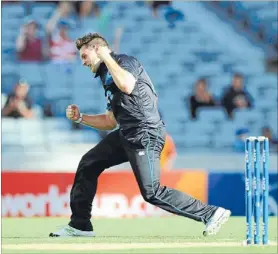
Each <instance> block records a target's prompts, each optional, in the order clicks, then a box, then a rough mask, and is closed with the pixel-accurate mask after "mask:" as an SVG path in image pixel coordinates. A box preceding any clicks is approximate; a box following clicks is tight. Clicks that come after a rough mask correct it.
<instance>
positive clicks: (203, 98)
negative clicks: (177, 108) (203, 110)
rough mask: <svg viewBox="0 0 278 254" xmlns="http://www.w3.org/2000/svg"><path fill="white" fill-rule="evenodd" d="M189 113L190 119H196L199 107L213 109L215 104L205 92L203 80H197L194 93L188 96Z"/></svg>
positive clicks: (205, 83) (205, 87)
mask: <svg viewBox="0 0 278 254" xmlns="http://www.w3.org/2000/svg"><path fill="white" fill-rule="evenodd" d="M189 104H190V113H191V118H192V119H196V118H197V109H198V108H200V107H214V106H216V102H215V100H214V98H213V97H212V95H211V94H210V93H209V91H208V90H207V82H206V80H205V79H199V80H198V81H197V83H196V85H195V93H194V94H193V95H192V96H190V100H189Z"/></svg>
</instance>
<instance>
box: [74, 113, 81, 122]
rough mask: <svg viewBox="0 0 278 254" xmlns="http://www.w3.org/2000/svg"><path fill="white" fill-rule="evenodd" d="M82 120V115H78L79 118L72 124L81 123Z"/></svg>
mask: <svg viewBox="0 0 278 254" xmlns="http://www.w3.org/2000/svg"><path fill="white" fill-rule="evenodd" d="M82 120H83V113H80V117H79V118H78V119H77V120H76V121H74V122H75V123H81V122H82Z"/></svg>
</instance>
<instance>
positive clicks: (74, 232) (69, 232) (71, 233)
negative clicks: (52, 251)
mask: <svg viewBox="0 0 278 254" xmlns="http://www.w3.org/2000/svg"><path fill="white" fill-rule="evenodd" d="M94 236H96V234H95V232H94V231H82V230H78V229H76V228H73V227H71V226H69V225H67V226H65V227H63V228H62V229H60V230H59V231H57V232H53V233H50V234H49V237H94Z"/></svg>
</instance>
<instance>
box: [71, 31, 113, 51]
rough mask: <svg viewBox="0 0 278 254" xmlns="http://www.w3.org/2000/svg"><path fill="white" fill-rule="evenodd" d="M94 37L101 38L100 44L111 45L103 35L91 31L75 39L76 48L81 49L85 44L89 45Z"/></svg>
mask: <svg viewBox="0 0 278 254" xmlns="http://www.w3.org/2000/svg"><path fill="white" fill-rule="evenodd" d="M94 39H99V43H98V44H99V45H101V46H107V47H109V44H108V42H107V41H106V40H105V39H104V37H103V36H101V35H100V34H98V33H93V34H92V33H89V34H85V35H84V36H83V37H80V38H78V39H77V40H76V41H75V44H76V48H77V49H78V50H80V49H81V48H82V47H83V46H84V45H89V42H91V41H92V40H94Z"/></svg>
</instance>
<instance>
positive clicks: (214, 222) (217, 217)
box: [203, 207, 231, 236]
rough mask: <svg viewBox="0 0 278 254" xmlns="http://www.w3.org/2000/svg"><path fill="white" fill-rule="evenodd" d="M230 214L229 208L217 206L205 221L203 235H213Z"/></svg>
mask: <svg viewBox="0 0 278 254" xmlns="http://www.w3.org/2000/svg"><path fill="white" fill-rule="evenodd" d="M230 215H231V211H230V210H226V209H224V208H222V207H219V208H218V209H217V210H216V211H215V213H214V215H213V216H212V218H211V219H210V220H209V221H208V222H207V224H206V228H205V231H204V232H203V235H204V236H208V235H215V234H216V233H217V232H218V231H219V230H220V228H221V226H222V225H223V224H225V223H226V222H227V221H228V219H229V217H230Z"/></svg>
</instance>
